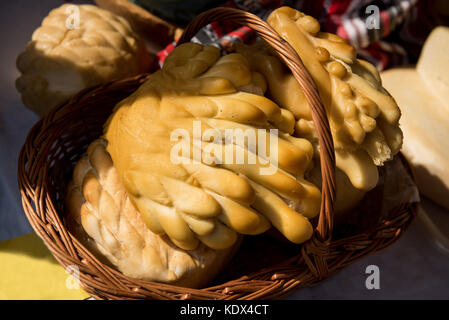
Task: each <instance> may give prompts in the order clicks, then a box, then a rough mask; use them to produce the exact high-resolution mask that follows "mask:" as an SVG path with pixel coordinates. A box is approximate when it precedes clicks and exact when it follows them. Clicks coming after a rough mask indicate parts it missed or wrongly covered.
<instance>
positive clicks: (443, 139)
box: [382, 69, 449, 208]
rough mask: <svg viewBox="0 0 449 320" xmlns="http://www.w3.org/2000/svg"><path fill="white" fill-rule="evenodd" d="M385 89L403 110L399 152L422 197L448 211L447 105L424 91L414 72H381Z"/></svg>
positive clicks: (425, 88)
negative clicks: (405, 161) (406, 161)
mask: <svg viewBox="0 0 449 320" xmlns="http://www.w3.org/2000/svg"><path fill="white" fill-rule="evenodd" d="M382 81H383V85H384V87H385V88H386V89H387V90H388V91H389V92H390V94H391V95H392V96H393V97H394V98H395V99H396V102H397V103H398V105H399V107H400V108H401V111H402V117H401V120H400V125H401V129H402V131H403V133H404V143H403V146H402V150H401V151H402V152H403V153H404V155H405V156H406V157H407V159H408V160H409V161H410V163H411V164H412V166H413V171H414V173H415V176H416V180H417V183H418V187H419V189H420V191H421V193H423V194H424V195H426V196H427V197H429V198H430V199H432V200H434V201H435V202H437V203H439V204H440V205H443V206H445V207H447V208H449V105H448V102H443V101H442V100H440V99H439V98H438V97H436V96H435V95H433V93H432V92H431V91H430V90H429V89H428V88H427V85H426V83H425V81H424V80H423V79H422V77H421V76H420V75H419V74H418V72H416V70H415V69H393V70H389V71H385V72H383V73H382Z"/></svg>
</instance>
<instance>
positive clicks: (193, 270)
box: [66, 139, 236, 287]
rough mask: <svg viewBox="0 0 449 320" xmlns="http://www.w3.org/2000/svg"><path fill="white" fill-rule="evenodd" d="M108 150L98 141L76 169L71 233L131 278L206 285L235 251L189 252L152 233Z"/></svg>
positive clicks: (70, 203) (68, 201) (69, 196)
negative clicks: (126, 188) (124, 185)
mask: <svg viewBox="0 0 449 320" xmlns="http://www.w3.org/2000/svg"><path fill="white" fill-rule="evenodd" d="M105 146H106V141H105V140H102V139H98V140H95V141H94V142H92V143H91V144H90V146H89V148H88V150H87V155H86V156H84V157H83V158H82V159H81V160H80V161H79V162H78V163H77V164H76V166H75V170H74V173H73V180H72V181H71V182H70V185H69V187H68V189H67V196H66V204H67V208H68V213H69V215H68V217H67V218H68V220H69V226H70V230H71V231H72V232H74V233H75V234H76V236H77V237H78V238H79V239H80V240H81V241H82V242H84V243H85V244H86V245H87V246H88V247H90V248H91V249H94V252H100V253H101V254H102V255H103V256H105V257H106V258H107V259H108V260H109V261H110V262H111V263H112V264H113V265H115V266H116V267H117V268H118V269H119V270H120V271H122V272H123V273H124V274H125V275H127V276H130V277H133V278H138V279H145V280H150V281H161V282H171V283H176V284H179V285H183V286H189V287H191V286H193V287H197V286H201V285H204V284H205V283H207V282H208V281H209V280H210V279H212V278H213V277H214V276H215V275H216V273H217V272H218V271H219V269H220V268H221V267H222V266H223V265H224V263H225V262H226V260H227V259H229V258H230V257H231V255H232V253H233V251H234V250H235V249H236V246H234V248H230V249H228V250H223V251H215V250H211V249H209V248H207V247H206V246H204V245H200V246H199V247H198V248H197V249H196V250H194V251H189V252H186V251H184V250H182V249H179V248H178V247H176V246H175V245H173V244H172V243H171V241H170V240H169V239H168V238H167V237H164V236H158V235H156V234H154V233H153V232H151V231H150V230H149V229H148V227H147V226H146V225H145V223H144V221H143V220H142V217H141V215H140V214H139V212H138V211H137V210H136V209H135V207H134V205H133V204H132V202H131V201H130V199H129V196H128V194H127V192H126V190H125V188H124V187H123V185H122V184H121V182H120V180H119V178H118V175H117V170H116V169H115V168H114V166H113V164H112V159H111V157H110V156H109V154H108V153H107V151H106V149H105ZM81 226H82V228H81ZM82 230H84V231H85V232H86V233H87V235H88V236H89V237H90V238H91V239H93V241H92V240H91V239H89V238H87V237H85V235H84V232H83V231H82ZM199 270H201V272H197V271H199Z"/></svg>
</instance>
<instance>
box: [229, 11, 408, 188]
mask: <svg viewBox="0 0 449 320" xmlns="http://www.w3.org/2000/svg"><path fill="white" fill-rule="evenodd" d="M268 23H269V24H270V25H271V26H272V27H273V28H274V29H275V30H276V31H277V32H278V33H279V34H280V35H281V36H282V37H283V38H284V39H285V40H287V41H288V42H289V43H290V44H291V45H292V47H293V48H294V49H295V50H296V51H297V53H298V55H299V56H300V58H301V60H302V61H303V63H304V65H305V67H306V68H307V70H308V71H309V73H310V75H311V76H312V78H313V80H314V81H315V83H316V84H317V86H318V91H319V94H320V97H321V99H322V102H323V104H324V106H325V108H326V110H327V112H328V117H329V122H330V126H331V131H332V134H333V138H334V142H335V148H336V157H337V166H338V167H339V168H340V169H341V170H343V171H344V172H345V173H346V175H347V176H348V177H349V179H350V180H351V182H352V184H353V185H354V186H355V187H356V188H358V189H361V190H369V189H371V188H373V187H374V186H375V185H376V184H377V181H378V173H377V168H376V165H382V164H383V163H384V162H385V161H387V160H389V159H391V158H392V157H393V156H394V155H395V154H396V153H397V152H398V151H399V149H400V148H401V145H402V132H401V130H400V128H399V125H398V120H399V117H400V110H399V108H398V106H397V105H396V103H395V101H394V100H393V98H392V97H391V96H390V95H389V94H388V93H387V92H386V91H385V90H384V89H383V88H382V85H381V81H380V77H379V74H378V72H377V70H376V69H375V67H373V66H372V65H370V64H369V63H368V62H366V61H363V60H358V59H356V51H355V49H354V48H353V47H352V46H350V45H348V44H347V43H346V42H345V41H344V40H343V39H342V38H340V37H338V36H336V35H333V34H329V33H324V32H320V25H319V23H318V21H317V20H316V19H314V18H312V17H310V16H307V15H304V14H303V13H301V12H299V11H296V10H294V9H291V8H288V7H282V8H279V9H277V10H275V11H273V13H271V15H270V16H269V18H268ZM237 52H239V53H241V54H243V55H244V56H245V57H247V59H248V61H249V62H250V64H251V69H252V70H254V71H257V72H260V73H261V74H263V75H264V76H265V77H266V79H267V82H268V95H269V96H270V97H272V99H273V101H275V102H276V103H278V104H279V105H280V106H281V107H283V108H286V109H288V110H290V111H291V112H292V113H293V114H294V116H295V118H296V124H295V134H296V135H297V136H300V137H308V138H309V139H310V140H312V141H315V144H316V143H317V142H316V137H315V129H314V125H313V122H312V116H311V113H310V108H309V105H308V103H307V101H306V98H305V96H304V94H303V92H302V89H301V87H300V85H299V84H298V82H297V81H296V80H295V79H294V77H293V75H292V74H291V72H290V71H289V70H287V69H286V68H285V67H284V66H283V64H282V63H281V61H280V60H279V59H278V58H277V57H275V56H273V55H272V54H270V53H269V52H268V51H267V50H261V48H260V46H257V45H256V46H253V47H246V46H238V47H237Z"/></svg>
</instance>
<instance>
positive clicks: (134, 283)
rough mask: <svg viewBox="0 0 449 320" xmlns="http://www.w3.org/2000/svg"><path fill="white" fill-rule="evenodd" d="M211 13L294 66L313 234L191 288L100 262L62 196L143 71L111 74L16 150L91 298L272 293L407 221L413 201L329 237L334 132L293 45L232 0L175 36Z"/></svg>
mask: <svg viewBox="0 0 449 320" xmlns="http://www.w3.org/2000/svg"><path fill="white" fill-rule="evenodd" d="M212 21H232V22H234V23H236V24H239V25H245V26H248V27H250V28H252V29H253V30H255V31H256V33H257V34H258V36H259V37H260V38H262V39H264V40H265V41H266V42H267V43H268V44H270V45H271V46H272V47H273V49H274V50H275V52H277V54H278V55H279V57H280V58H281V59H282V60H283V62H284V63H285V65H286V66H287V67H288V68H289V69H290V70H291V71H292V73H293V75H294V77H295V78H296V80H297V81H298V82H299V83H300V85H301V87H302V89H303V90H304V93H305V96H306V98H307V99H308V101H309V104H310V107H311V111H312V115H313V120H314V123H315V127H316V132H317V135H318V137H319V143H320V161H321V172H322V190H321V191H322V203H321V211H320V214H319V219H318V223H317V226H316V228H315V232H314V234H313V236H312V238H311V239H310V240H309V241H308V242H306V243H304V244H303V245H301V246H298V250H297V254H296V255H294V256H293V257H291V258H289V259H287V260H286V261H281V262H279V263H277V264H276V265H274V266H270V267H267V268H263V269H261V270H257V271H256V272H252V273H249V274H246V275H244V276H240V277H238V278H236V279H233V280H230V281H226V282H225V283H222V284H219V285H216V286H213V287H208V288H203V289H191V288H184V287H178V286H173V285H168V284H161V283H156V282H149V281H142V280H136V279H132V278H129V277H127V276H124V275H123V274H122V273H120V272H119V271H117V270H115V269H113V268H111V267H109V266H107V265H104V264H102V263H101V262H100V261H99V260H98V259H97V258H96V257H95V256H94V255H92V254H91V253H90V252H89V251H88V250H87V249H86V248H85V247H84V246H83V245H82V244H81V243H80V242H79V241H78V240H77V239H76V238H75V237H74V236H73V235H72V234H71V233H70V232H69V231H68V230H67V229H66V226H65V224H64V206H63V203H64V201H63V196H64V191H65V188H66V185H67V183H68V181H69V180H70V177H71V174H72V170H73V166H74V164H75V163H76V161H77V160H78V159H79V158H80V157H81V156H82V155H83V154H84V153H85V151H86V149H87V146H88V144H89V143H90V142H91V141H92V140H94V139H95V138H97V137H99V136H100V135H101V134H102V130H103V124H104V122H105V121H106V119H107V118H108V117H109V115H110V114H111V112H112V109H113V107H114V106H115V104H116V103H118V102H119V101H120V100H122V99H124V98H125V97H127V96H128V95H130V94H131V93H132V92H134V91H135V90H136V89H137V88H138V87H139V86H140V85H141V84H142V83H143V82H144V81H145V80H146V78H147V77H148V75H140V76H137V77H134V78H129V79H124V80H119V81H114V82H111V83H108V84H104V85H100V86H96V87H93V88H89V89H86V90H83V91H82V92H80V93H79V94H77V95H76V96H75V97H74V98H72V99H71V100H70V101H68V102H67V103H65V104H63V105H61V106H58V107H56V108H54V109H53V110H52V111H51V112H50V113H49V114H48V115H47V116H46V117H45V118H43V119H41V120H40V121H39V122H37V123H36V125H35V126H34V127H33V128H32V129H31V131H30V132H29V134H28V136H27V139H26V141H25V144H24V146H23V148H22V150H21V152H20V156H19V165H18V183H19V188H20V192H21V195H22V204H23V207H24V211H25V213H26V215H27V218H28V219H29V221H30V223H31V225H32V227H33V228H34V230H35V231H36V233H37V234H38V235H39V236H40V237H41V238H42V239H43V241H44V242H45V244H46V245H47V247H48V248H49V249H50V251H51V252H52V254H53V256H54V257H55V258H56V260H57V261H58V262H59V263H60V264H61V265H62V266H64V267H65V268H68V269H69V270H74V268H73V267H74V266H75V267H76V268H78V269H79V280H80V282H81V285H82V287H83V288H84V289H85V290H86V291H87V292H88V293H89V294H91V295H92V296H93V297H94V298H96V299H272V298H276V297H280V296H283V295H285V294H287V293H289V292H291V291H293V290H298V289H299V288H302V287H308V286H312V285H315V284H317V283H319V282H320V281H322V280H324V279H326V278H327V277H329V276H331V275H333V274H335V273H336V272H338V271H339V270H341V269H342V268H344V267H345V266H347V265H350V264H352V263H353V262H355V261H356V260H358V259H360V258H361V257H364V256H366V255H368V254H371V253H374V252H376V251H378V250H380V249H383V248H385V247H387V246H389V245H391V244H392V243H393V242H395V241H396V240H397V239H398V238H399V237H400V236H401V235H402V233H403V231H404V230H405V229H406V228H407V227H408V226H409V224H410V223H411V221H412V220H413V218H414V216H415V213H416V210H415V209H416V208H415V206H416V204H414V203H405V204H402V205H400V206H399V207H396V208H394V209H393V210H391V211H390V213H389V215H388V217H387V218H383V219H380V221H379V223H377V224H376V225H375V226H374V227H372V228H370V229H369V230H366V231H364V232H363V233H360V234H355V235H351V236H349V237H344V238H341V239H338V240H332V230H333V212H334V202H335V188H336V183H335V156H334V146H333V140H332V135H331V132H330V128H329V122H328V119H327V115H326V112H325V109H324V107H323V105H322V103H321V101H320V97H319V94H318V91H317V88H316V86H315V84H314V82H313V80H312V78H311V77H310V75H309V73H308V72H307V70H306V68H305V67H304V65H303V64H302V62H301V59H300V58H299V56H298V54H297V53H296V52H295V50H294V49H293V48H292V47H291V46H290V45H289V44H288V43H287V42H286V41H285V40H283V39H282V38H281V37H280V36H279V35H278V34H277V33H276V31H274V30H273V29H272V28H271V27H270V26H269V25H268V24H267V23H265V22H264V21H263V20H261V19H259V18H258V17H256V16H255V15H252V14H250V13H247V12H243V11H240V10H236V9H230V8H217V9H212V10H209V11H207V12H205V13H203V14H201V15H199V16H198V17H197V18H196V19H194V20H193V21H192V22H191V23H190V24H189V26H188V27H187V28H186V30H185V33H184V34H183V36H182V37H181V39H180V43H183V42H186V41H188V40H189V39H190V38H191V37H192V36H193V35H195V33H196V32H197V31H198V30H199V29H200V28H202V27H203V26H205V25H207V24H208V23H210V22H212Z"/></svg>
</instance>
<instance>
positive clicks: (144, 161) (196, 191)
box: [104, 43, 321, 250]
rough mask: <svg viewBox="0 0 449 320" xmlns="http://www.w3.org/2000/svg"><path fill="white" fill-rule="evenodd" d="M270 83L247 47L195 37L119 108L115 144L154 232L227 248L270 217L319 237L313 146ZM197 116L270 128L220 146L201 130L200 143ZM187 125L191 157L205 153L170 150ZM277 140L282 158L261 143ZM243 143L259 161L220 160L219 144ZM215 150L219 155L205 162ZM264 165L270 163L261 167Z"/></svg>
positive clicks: (294, 233) (112, 124) (238, 146)
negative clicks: (176, 157) (176, 155)
mask: <svg viewBox="0 0 449 320" xmlns="http://www.w3.org/2000/svg"><path fill="white" fill-rule="evenodd" d="M265 89H266V83H265V80H264V79H263V77H262V76H261V75H260V74H258V73H255V72H251V70H250V68H249V64H248V62H247V60H246V59H245V58H244V57H243V56H242V55H240V54H230V55H227V56H224V57H220V52H219V49H218V48H215V47H212V46H205V47H203V46H201V45H199V44H194V43H187V44H183V45H181V46H179V47H177V48H175V50H174V51H173V52H172V53H171V54H170V55H169V56H168V57H167V59H166V62H165V64H164V67H163V69H162V70H160V71H158V72H156V73H155V74H153V75H152V76H151V77H150V78H149V79H148V80H147V81H146V82H145V83H144V84H143V85H142V86H141V87H140V88H139V89H138V90H137V91H136V92H135V93H133V94H132V95H131V96H130V97H128V98H127V99H125V100H124V101H122V102H121V103H120V104H119V105H118V106H117V107H116V110H115V112H114V114H113V115H112V116H111V117H110V119H109V120H108V123H107V125H106V127H105V135H104V136H105V139H106V140H107V141H108V146H107V150H108V152H109V153H110V154H111V157H112V159H113V162H114V166H115V167H116V168H117V172H118V174H119V177H120V179H121V181H122V182H123V184H124V186H125V188H126V189H127V190H128V191H129V193H130V196H131V199H132V200H133V202H134V203H135V205H136V206H137V208H138V209H139V211H140V213H141V214H142V216H143V218H144V220H145V222H146V224H147V225H148V226H149V228H150V229H151V230H152V231H153V232H155V233H157V234H167V235H168V236H169V237H170V239H171V240H172V241H173V242H174V243H175V244H176V245H178V246H179V247H181V248H184V249H187V250H191V249H194V248H196V247H197V245H198V244H199V243H200V242H202V243H204V244H205V245H207V246H209V247H211V248H214V249H224V248H227V247H229V246H231V245H232V244H233V243H234V242H235V241H236V239H237V235H238V234H258V233H262V232H264V231H266V230H267V229H268V228H270V226H271V225H273V226H275V227H276V228H278V229H279V230H280V231H281V232H282V233H283V234H284V235H285V236H286V237H287V238H288V239H289V240H291V241H293V242H295V243H301V242H304V241H305V240H307V239H308V238H309V237H310V236H311V234H312V226H311V224H310V222H309V221H308V218H311V217H314V216H316V215H317V214H318V212H319V208H320V200H321V195H320V191H319V190H318V189H317V188H316V186H315V185H313V184H312V183H310V182H308V181H306V180H305V179H304V178H303V176H304V172H305V171H306V170H307V169H308V168H309V167H310V165H311V160H312V157H313V147H312V145H311V143H310V142H308V141H307V140H305V139H300V138H295V137H292V136H291V135H290V133H292V132H293V127H294V116H293V115H292V113H291V112H290V111H288V110H286V109H281V108H279V107H278V106H277V105H276V104H275V103H273V102H272V101H271V100H269V99H267V98H265V97H264V96H261V95H259V94H260V93H263V92H264V91H265ZM248 91H249V92H248ZM250 92H254V93H259V94H254V93H250ZM195 121H198V122H197V123H199V124H200V129H201V132H202V133H204V132H209V133H211V132H212V133H214V132H215V133H219V134H220V136H221V137H224V136H225V133H226V130H227V129H237V130H241V131H242V132H245V131H246V132H247V133H249V134H254V135H256V132H257V129H263V130H262V131H263V132H265V133H266V136H265V137H266V140H258V141H257V145H256V148H255V149H254V148H253V147H254V146H252V145H251V144H250V143H249V142H248V141H249V140H244V141H241V142H238V141H231V142H230V143H225V144H221V145H219V144H217V143H213V142H212V140H213V139H212V137H211V136H209V137H207V136H205V135H203V136H202V137H200V138H199V140H201V146H200V147H199V146H198V142H199V141H198V140H193V136H194V135H193V134H194V131H195V130H197V129H198V128H195V125H194V123H195ZM180 128H181V129H184V130H186V132H187V135H188V137H189V139H190V142H186V144H187V145H188V146H190V147H191V149H190V153H189V154H187V155H183V156H184V157H185V158H187V160H192V159H194V160H197V161H187V162H181V163H174V162H173V161H172V160H173V159H171V158H170V155H171V152H172V150H173V148H176V147H177V146H179V141H173V140H172V139H170V138H171V135H172V133H173V132H174V130H176V129H180ZM272 128H277V129H279V136H276V135H274V134H271V133H270V132H269V131H268V129H272ZM207 130H209V131H207ZM211 130H212V131H211ZM214 139H215V138H214ZM271 139H275V140H273V141H276V142H277V145H278V159H277V160H276V159H275V158H274V155H273V154H266V157H265V158H264V157H263V155H261V153H257V152H256V151H257V148H260V146H261V143H262V141H263V142H266V141H268V140H270V141H271ZM215 142H218V141H215ZM217 145H219V147H217ZM210 150H213V152H212V153H211V152H209V151H210ZM197 151H199V152H197ZM239 152H242V153H243V154H244V158H245V159H249V157H250V156H255V159H256V161H255V163H253V164H249V163H248V162H249V161H245V163H243V164H239V163H235V161H234V162H227V161H217V157H216V156H217V155H218V154H219V153H221V154H222V155H231V156H232V157H233V158H234V159H236V156H237V154H238V153H239ZM211 154H212V158H213V159H212V160H213V161H207V159H209V160H210V157H209V158H208V156H210V155H211ZM222 160H223V159H222ZM263 169H267V170H272V172H271V174H261V170H263ZM287 203H289V204H290V206H289V205H287Z"/></svg>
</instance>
